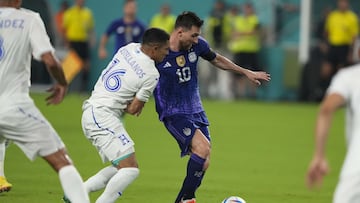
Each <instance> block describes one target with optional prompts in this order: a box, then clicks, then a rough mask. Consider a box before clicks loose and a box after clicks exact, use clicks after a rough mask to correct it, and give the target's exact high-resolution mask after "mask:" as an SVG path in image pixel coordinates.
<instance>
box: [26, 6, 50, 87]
mask: <svg viewBox="0 0 360 203" xmlns="http://www.w3.org/2000/svg"><path fill="white" fill-rule="evenodd" d="M22 7H23V8H27V9H30V10H33V11H35V12H38V13H39V14H40V17H41V19H42V20H43V21H44V24H45V28H46V32H47V34H48V35H49V38H50V41H51V43H52V44H54V41H55V34H54V33H55V32H54V27H53V26H52V25H53V24H52V16H51V13H50V7H49V4H48V2H47V0H31V1H23V2H22ZM31 82H32V83H33V84H49V83H51V77H50V75H49V73H48V72H47V71H46V67H45V64H44V63H43V62H42V61H37V60H33V59H32V60H31Z"/></svg>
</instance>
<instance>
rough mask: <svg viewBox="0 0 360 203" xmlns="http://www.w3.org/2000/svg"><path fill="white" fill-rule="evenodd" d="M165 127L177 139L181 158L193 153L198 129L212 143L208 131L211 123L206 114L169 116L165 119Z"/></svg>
mask: <svg viewBox="0 0 360 203" xmlns="http://www.w3.org/2000/svg"><path fill="white" fill-rule="evenodd" d="M164 125H165V127H166V129H167V130H168V131H169V132H170V134H171V135H172V136H173V137H174V138H175V139H176V141H177V143H178V145H179V147H180V150H181V156H185V155H187V154H189V153H190V152H191V148H190V144H191V140H192V138H193V137H194V134H195V131H196V129H199V130H200V131H201V132H202V133H203V134H204V135H205V137H206V138H207V139H208V140H209V142H210V141H211V139H210V133H209V129H208V126H209V122H208V120H207V117H206V115H205V113H204V112H200V113H196V114H191V115H188V114H177V115H173V116H169V117H166V118H164Z"/></svg>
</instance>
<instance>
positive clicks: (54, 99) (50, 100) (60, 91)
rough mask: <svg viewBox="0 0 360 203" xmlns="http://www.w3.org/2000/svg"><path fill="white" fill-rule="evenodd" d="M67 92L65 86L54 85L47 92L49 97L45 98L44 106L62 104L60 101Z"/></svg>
mask: <svg viewBox="0 0 360 203" xmlns="http://www.w3.org/2000/svg"><path fill="white" fill-rule="evenodd" d="M66 91H67V86H64V85H60V84H55V85H54V86H52V87H51V88H50V89H48V90H47V92H50V96H48V97H47V98H46V104H47V105H51V104H54V105H55V104H59V103H61V102H62V100H63V99H64V97H65V94H66Z"/></svg>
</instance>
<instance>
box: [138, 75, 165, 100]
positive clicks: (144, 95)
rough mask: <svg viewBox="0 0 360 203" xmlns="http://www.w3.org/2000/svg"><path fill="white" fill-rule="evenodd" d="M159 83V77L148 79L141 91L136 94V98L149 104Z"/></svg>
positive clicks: (153, 76)
mask: <svg viewBox="0 0 360 203" xmlns="http://www.w3.org/2000/svg"><path fill="white" fill-rule="evenodd" d="M158 81H159V75H152V76H150V77H148V78H147V79H146V80H145V82H144V84H143V86H142V87H141V88H140V90H139V91H138V92H137V93H136V98H138V99H139V100H140V101H143V102H147V101H149V98H150V96H151V95H152V93H153V91H154V89H155V87H156V85H157V83H158Z"/></svg>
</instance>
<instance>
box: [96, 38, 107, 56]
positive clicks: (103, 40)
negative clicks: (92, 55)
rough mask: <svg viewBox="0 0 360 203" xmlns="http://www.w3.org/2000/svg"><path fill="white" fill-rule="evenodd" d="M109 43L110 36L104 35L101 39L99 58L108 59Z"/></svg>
mask: <svg viewBox="0 0 360 203" xmlns="http://www.w3.org/2000/svg"><path fill="white" fill-rule="evenodd" d="M108 41H109V36H108V35H107V34H103V35H102V36H101V39H100V44H99V51H98V52H99V53H98V54H99V58H100V59H105V58H106V57H107V51H106V44H107V42H108Z"/></svg>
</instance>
